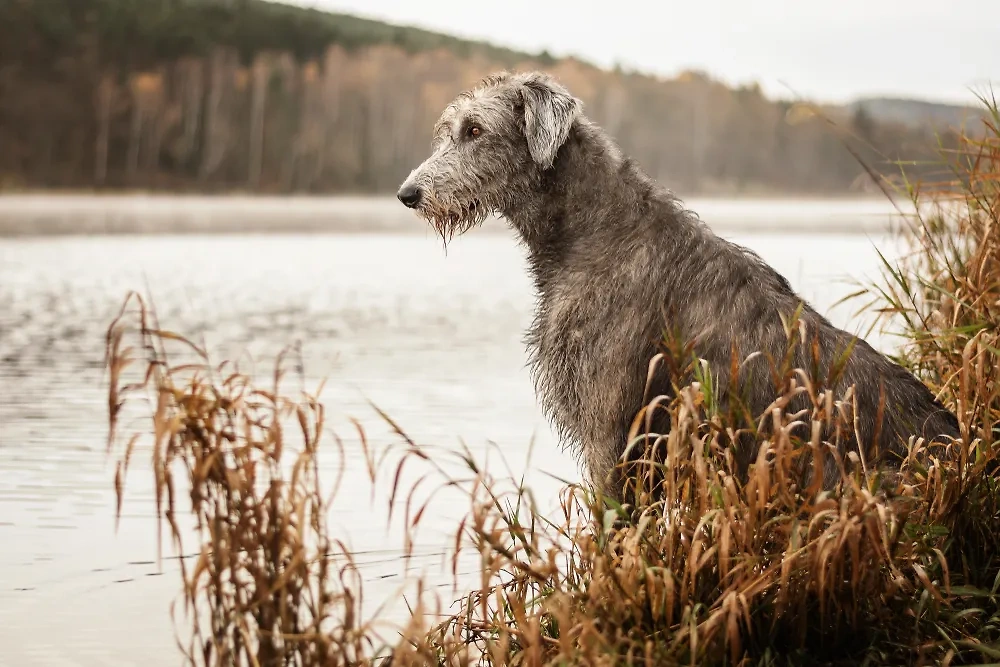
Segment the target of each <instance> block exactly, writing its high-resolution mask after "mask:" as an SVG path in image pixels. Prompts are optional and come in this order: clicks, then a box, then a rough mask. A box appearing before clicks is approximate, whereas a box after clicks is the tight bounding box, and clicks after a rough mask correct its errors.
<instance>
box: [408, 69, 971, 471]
mask: <svg viewBox="0 0 1000 667" xmlns="http://www.w3.org/2000/svg"><path fill="white" fill-rule="evenodd" d="M472 127H477V128H479V130H480V131H479V132H478V135H476V136H474V133H473V132H472V131H471V128H472ZM399 196H400V199H402V200H404V202H405V203H407V205H409V206H412V207H413V208H415V209H416V210H417V211H418V212H419V213H420V214H421V215H423V216H424V217H425V218H427V219H428V220H430V221H431V222H432V223H433V224H434V226H435V228H436V229H437V230H438V232H439V233H441V234H442V236H444V237H446V238H447V237H450V236H451V235H452V234H454V233H461V232H463V231H466V230H468V229H470V228H471V227H473V226H475V225H477V224H479V223H480V222H482V221H483V220H484V219H485V217H486V216H487V215H488V214H489V213H491V212H495V213H498V214H500V215H502V216H503V217H504V218H505V219H506V220H507V221H508V222H509V223H510V225H511V226H512V227H513V228H514V229H515V230H516V231H517V233H518V234H519V236H520V238H521V240H522V241H523V243H524V244H525V246H526V247H527V250H528V257H529V263H530V271H531V274H532V276H533V277H534V281H535V286H536V289H537V293H538V308H537V313H536V318H535V322H534V324H533V326H532V328H531V330H530V331H529V333H528V345H529V349H530V352H531V366H532V369H533V372H534V376H535V379H536V387H537V392H538V396H539V399H540V401H541V403H542V406H543V408H544V409H545V411H546V413H547V414H548V415H549V417H550V418H551V419H552V421H553V422H554V425H555V426H556V427H557V429H558V431H559V433H560V434H561V436H562V437H563V440H564V442H565V443H566V444H568V445H570V446H571V447H573V448H574V450H575V451H576V453H577V454H578V455H580V456H581V457H582V459H583V462H584V463H585V465H586V468H587V471H588V472H589V475H590V477H591V479H592V480H593V481H595V482H597V483H602V482H603V481H604V480H605V479H606V476H607V474H608V473H609V472H610V471H611V469H612V468H613V467H614V466H615V464H616V463H617V462H618V460H619V458H620V457H621V455H622V453H623V452H624V450H625V447H626V437H627V433H628V429H629V426H630V424H631V422H632V419H633V417H634V416H635V415H636V414H637V412H638V411H639V410H640V409H641V407H642V406H643V404H644V391H645V389H646V376H647V369H648V364H649V361H650V359H651V358H652V357H653V356H654V355H655V354H656V351H657V343H658V341H660V340H662V336H663V332H664V330H665V329H671V330H674V331H677V332H679V333H680V334H681V336H682V337H683V338H684V339H686V340H689V341H693V343H694V349H695V352H696V353H697V355H698V356H699V357H700V358H702V359H705V360H706V361H707V362H708V363H709V365H710V367H711V369H712V372H713V374H714V375H715V382H716V385H717V388H718V392H719V396H720V399H721V400H722V401H723V403H724V402H725V401H726V397H727V395H728V391H729V390H731V389H733V387H731V386H730V362H731V355H732V351H733V347H734V345H735V347H736V349H737V351H738V352H739V354H740V355H741V357H740V358H745V357H746V356H747V355H750V354H751V353H753V352H758V351H760V352H763V353H765V354H770V355H771V357H772V358H775V359H780V358H781V357H782V355H783V354H784V352H785V350H786V347H787V337H786V333H785V328H784V324H783V322H782V317H785V318H789V317H790V316H791V315H792V314H793V313H794V312H795V311H796V309H797V308H798V307H799V306H800V304H802V299H801V298H800V297H799V296H797V295H796V294H795V292H794V291H793V290H792V288H791V287H790V286H789V284H788V282H787V281H786V280H785V279H784V278H783V277H782V276H781V275H779V274H778V273H777V272H776V271H775V270H774V269H772V268H771V267H770V266H768V265H767V264H765V263H764V262H763V260H761V259H760V258H759V257H758V256H757V255H755V254H754V253H753V252H751V251H750V250H747V249H746V248H742V247H740V246H738V245H735V244H733V243H730V242H728V241H725V240H723V239H721V238H719V237H717V236H715V235H714V234H713V233H712V232H711V230H710V229H709V228H708V227H707V226H705V225H704V224H703V223H702V222H701V221H700V220H699V219H698V218H697V216H696V215H695V214H693V213H691V212H689V211H687V210H685V209H684V208H683V206H682V205H681V203H680V202H679V201H678V200H677V199H676V198H675V197H674V196H672V195H671V194H670V193H669V192H668V191H666V190H665V189H663V188H661V187H660V186H658V185H657V184H655V183H654V182H653V181H652V180H651V179H650V178H648V177H647V176H646V175H645V174H644V173H643V172H642V171H641V170H640V168H639V167H638V166H637V165H636V164H634V163H633V162H632V161H631V160H630V159H629V158H627V157H625V156H624V155H623V154H622V153H621V151H620V150H619V149H618V147H617V146H616V145H615V144H614V143H613V141H612V140H611V139H610V138H609V137H608V136H606V135H605V134H604V133H603V131H602V130H600V129H599V128H598V127H597V126H595V125H594V124H593V123H591V122H590V121H589V120H588V119H587V118H586V117H584V115H583V113H582V105H581V103H580V102H579V100H577V99H576V98H574V97H573V96H572V95H571V94H570V93H569V92H568V91H567V90H566V89H565V88H563V87H562V86H560V85H559V84H557V83H556V82H555V81H553V80H552V79H551V78H549V77H548V76H547V75H544V74H541V73H523V74H517V75H512V74H506V73H503V74H499V75H496V76H492V77H489V78H487V79H486V80H484V81H483V82H482V83H481V84H480V85H479V86H477V87H476V88H475V89H474V90H472V91H469V92H465V93H462V94H461V95H459V96H458V98H457V99H456V100H455V101H454V102H453V103H452V104H451V105H449V106H448V108H447V109H445V111H444V113H443V114H442V116H441V118H440V120H439V121H438V123H437V125H436V127H435V129H434V142H433V154H432V155H431V156H430V157H429V158H428V159H427V160H426V161H425V162H424V163H423V164H421V165H420V166H419V167H417V168H416V169H415V170H414V171H413V172H412V173H411V174H410V176H409V177H408V178H407V179H406V181H405V182H404V183H403V186H402V187H401V189H400V195H399ZM803 306H804V307H803V311H802V315H801V320H802V322H803V323H804V324H805V326H806V327H807V329H808V331H809V333H810V335H818V339H819V351H820V357H821V362H822V363H823V364H824V365H825V366H829V365H830V364H831V362H832V361H833V360H834V358H835V357H836V356H837V355H839V354H841V353H842V352H843V351H844V350H845V348H846V347H847V346H848V344H849V343H850V342H852V341H856V346H855V347H854V349H853V353H852V355H851V357H850V359H849V361H848V362H847V366H846V369H845V371H844V373H843V376H842V378H841V380H840V383H839V385H838V386H837V389H838V395H839V394H840V393H841V392H843V391H844V390H846V389H847V388H848V387H850V386H851V385H854V386H855V392H856V397H857V404H858V410H857V412H858V414H857V415H855V419H856V428H857V432H858V434H859V435H860V437H861V440H862V442H865V443H871V442H872V441H873V440H874V441H875V442H874V445H875V446H874V451H875V452H876V453H879V454H885V453H886V452H897V453H898V452H900V451H902V450H903V448H904V447H905V441H906V439H907V438H908V437H909V436H911V435H915V436H922V437H924V438H925V439H927V440H929V441H930V440H935V439H937V438H938V437H939V436H948V437H957V436H958V435H959V432H958V425H957V421H956V420H955V417H954V416H953V415H952V414H951V413H949V412H948V411H947V410H945V409H944V408H943V407H942V406H941V405H940V404H939V403H938V402H937V401H936V400H935V399H934V397H933V396H932V394H931V392H930V391H929V390H928V389H927V388H926V387H925V386H924V385H923V383H921V382H920V381H919V380H917V379H916V378H915V377H914V376H913V375H911V374H910V373H909V372H907V371H906V370H905V369H903V368H901V367H900V366H898V365H896V364H894V363H892V362H891V361H890V360H888V359H887V358H886V357H884V356H883V355H881V354H880V353H878V352H877V351H875V350H874V349H873V348H872V347H871V346H869V345H868V344H867V343H866V342H864V341H863V340H856V339H855V337H854V336H852V335H850V334H848V333H846V332H844V331H842V330H840V329H837V328H836V327H834V326H833V325H832V324H831V323H830V322H828V321H827V320H826V319H825V318H824V317H822V316H821V315H820V314H818V313H817V312H816V311H815V310H813V309H812V308H811V307H809V306H808V304H804V305H803ZM796 362H797V363H798V364H799V365H802V366H803V367H806V366H807V364H808V360H807V359H806V351H805V350H801V349H800V352H799V357H798V358H797V359H796ZM650 389H651V393H650V394H649V395H657V394H661V393H668V392H669V390H670V387H669V385H668V384H667V379H666V377H665V375H664V374H659V375H657V376H656V378H655V382H654V386H653V387H651V388H650ZM738 389H739V390H740V392H741V393H742V394H744V395H745V396H746V400H747V402H748V404H749V408H750V409H751V411H752V412H753V415H754V416H755V417H757V416H759V415H760V414H761V412H763V411H764V410H765V409H766V408H767V406H768V405H769V404H770V403H771V402H772V400H773V399H774V398H775V389H774V386H773V384H772V382H771V380H770V375H769V366H768V362H767V361H766V360H765V357H764V356H761V355H757V357H756V358H755V359H752V360H750V361H747V362H746V363H745V365H744V369H743V371H742V373H741V375H740V387H738ZM880 397H884V404H883V412H882V413H881V414H882V415H883V417H882V419H881V423H880V424H876V421H878V419H877V417H878V415H879V414H880V412H879V403H880ZM792 407H793V408H794V407H796V406H795V405H793V406H792ZM799 407H801V406H799ZM866 449H869V448H868V447H866ZM834 473H835V469H828V471H827V475H826V476H827V478H828V479H827V481H828V482H829V481H830V479H831V478H832V474H834Z"/></svg>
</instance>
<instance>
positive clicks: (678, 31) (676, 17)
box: [287, 0, 1000, 102]
mask: <svg viewBox="0 0 1000 667" xmlns="http://www.w3.org/2000/svg"><path fill="white" fill-rule="evenodd" d="M287 1H291V2H296V3H297V4H301V5H307V6H313V7H317V8H326V9H331V10H335V11H343V12H348V13H352V14H358V15H362V16H368V17H371V18H378V19H383V20H387V21H391V22H393V23H400V24H406V25H418V26H420V27H424V28H428V29H432V30H437V31H440V32H447V33H450V34H454V35H458V36H462V37H470V38H482V39H489V40H490V41H493V42H495V43H497V44H501V45H505V46H511V47H514V48H518V49H524V50H527V51H531V52H538V51H541V50H543V49H547V50H548V51H549V52H550V53H552V54H553V55H570V54H572V55H577V56H580V57H582V58H584V59H586V60H589V61H591V62H594V63H596V64H598V65H602V66H611V65H613V64H614V63H616V62H620V63H622V64H623V65H626V66H629V67H635V68H638V69H640V70H642V71H645V72H652V73H656V74H661V75H666V76H670V75H673V74H676V73H677V72H678V71H680V70H683V69H686V68H696V69H702V70H705V71H707V72H709V73H710V74H712V75H714V76H715V77H717V78H720V79H722V80H724V81H726V82H728V83H731V84H733V83H744V82H748V81H758V82H759V83H760V84H761V86H762V87H763V88H764V90H765V91H766V92H767V93H768V94H769V95H772V96H781V97H790V96H792V95H793V93H792V92H791V91H794V93H795V94H799V95H802V96H805V97H809V98H812V99H817V100H820V101H829V102H844V101H848V100H850V99H851V98H854V97H857V96H861V95H895V96H906V97H921V98H927V99H934V100H941V101H951V102H963V101H965V102H968V101H971V100H973V99H974V98H973V97H972V94H971V93H970V92H969V89H970V87H972V88H974V89H976V90H983V89H984V85H985V84H986V83H987V82H990V81H992V82H993V84H994V90H995V91H996V92H997V93H998V95H1000V85H998V84H1000V0H838V1H836V2H830V1H826V2H820V1H818V0H686V1H685V2H677V1H674V0H660V1H658V2H657V1H654V0H647V1H646V2H639V1H637V0H632V1H629V0H610V1H606V0H600V1H598V2H595V1H594V0H589V1H588V0H579V1H577V2H571V1H569V0H505V1H503V2H499V1H494V0H287Z"/></svg>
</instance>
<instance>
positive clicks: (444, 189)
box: [397, 72, 582, 240]
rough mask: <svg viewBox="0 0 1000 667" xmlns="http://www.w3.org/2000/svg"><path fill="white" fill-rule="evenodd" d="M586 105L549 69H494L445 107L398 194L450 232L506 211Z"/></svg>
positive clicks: (550, 160)
mask: <svg viewBox="0 0 1000 667" xmlns="http://www.w3.org/2000/svg"><path fill="white" fill-rule="evenodd" d="M581 109H582V105H581V103H580V101H579V100H578V99H576V98H575V97H573V96H572V95H570V93H569V91H567V90H566V89H565V88H563V87H562V86H561V85H559V84H558V83H556V82H555V81H554V80H553V79H552V78H551V77H549V76H548V75H545V74H542V73H539V72H529V73H523V74H507V73H502V74H497V75H494V76H490V77H488V78H487V79H485V80H483V81H482V82H481V83H480V84H479V85H478V86H476V87H475V88H473V89H472V90H469V91H466V92H463V93H462V94H460V95H459V96H458V97H457V98H455V100H454V101H453V102H452V103H451V104H449V105H448V107H447V108H446V109H445V110H444V113H442V114H441V118H440V119H439V120H438V122H437V124H436V125H435V126H434V138H433V144H432V148H433V151H432V153H431V156H430V157H429V158H427V159H426V160H425V161H424V162H423V163H422V164H421V165H420V166H418V167H417V168H416V169H414V170H413V171H412V172H411V173H410V175H409V176H408V177H407V178H406V180H405V181H404V182H403V184H402V186H401V187H400V188H399V192H398V193H397V197H398V198H399V200H400V201H401V202H403V203H404V204H405V205H406V206H408V207H410V208H412V209H414V210H416V211H417V212H418V213H419V214H420V215H421V216H422V217H424V218H426V219H427V220H428V221H429V222H430V223H431V224H432V225H433V226H434V228H435V230H436V231H437V232H438V233H439V234H440V235H441V236H442V237H443V238H445V239H446V240H447V239H448V238H451V237H452V236H453V235H455V234H461V233H463V232H465V231H467V230H469V229H471V228H472V227H475V226H477V225H478V224H480V223H482V221H483V220H484V219H485V218H486V216H487V215H489V214H491V213H498V214H503V213H504V212H506V211H508V210H510V208H511V207H512V206H516V204H517V202H518V201H519V200H520V199H523V197H524V195H525V193H526V190H527V189H528V188H529V187H530V186H531V184H532V183H533V182H537V180H538V178H537V177H538V175H539V174H540V173H542V172H544V171H545V170H547V169H550V168H551V167H552V166H553V163H554V162H555V160H556V156H557V154H558V152H559V148H560V147H561V146H562V145H563V144H564V143H565V142H566V138H567V137H568V136H569V133H570V130H571V128H572V127H573V123H574V122H575V121H576V119H577V118H578V116H579V115H580V113H581Z"/></svg>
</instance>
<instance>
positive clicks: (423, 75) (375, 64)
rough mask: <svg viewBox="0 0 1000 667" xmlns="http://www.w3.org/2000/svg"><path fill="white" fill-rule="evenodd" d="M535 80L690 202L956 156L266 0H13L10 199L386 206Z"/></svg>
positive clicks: (838, 123)
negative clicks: (468, 108)
mask: <svg viewBox="0 0 1000 667" xmlns="http://www.w3.org/2000/svg"><path fill="white" fill-rule="evenodd" d="M529 68H530V69H536V68H537V69H545V70H547V71H549V72H551V73H552V74H554V75H555V76H556V77H557V78H558V79H559V80H560V81H562V82H563V83H564V84H565V85H567V86H568V87H569V88H570V89H571V90H572V91H573V92H574V94H576V95H577V96H579V97H580V98H581V99H582V100H583V101H584V104H585V107H586V111H587V113H588V115H589V116H590V117H591V118H593V119H594V120H595V121H596V122H598V123H600V124H601V125H603V126H604V127H605V129H607V130H608V131H609V132H610V133H611V134H612V135H613V136H615V137H616V138H617V139H618V141H619V142H620V144H621V145H622V148H623V149H624V150H625V152H626V153H628V154H629V155H631V156H632V157H633V158H635V159H636V160H637V161H638V162H639V163H640V164H641V165H642V166H643V167H644V168H645V169H646V170H647V171H648V172H649V173H650V174H651V175H652V176H654V177H655V178H657V179H659V180H660V181H661V182H663V183H664V184H666V185H668V186H670V187H672V188H674V189H675V190H678V191H681V192H687V193H712V192H724V193H737V192H744V193H745V192H779V191H780V192H789V193H842V192H849V191H852V190H855V189H857V188H859V187H862V184H863V183H864V182H865V171H864V169H863V167H862V166H861V164H860V163H859V160H858V157H860V158H861V159H862V160H863V161H865V162H868V163H870V164H873V165H875V166H876V167H879V168H883V169H885V168H888V171H892V170H893V167H891V166H890V165H889V164H888V163H887V161H891V160H905V161H908V162H910V163H911V165H912V166H911V168H910V169H911V172H916V176H920V175H921V173H922V171H923V172H926V170H927V169H928V168H927V167H923V166H922V165H921V164H920V163H921V161H922V160H923V159H924V158H925V157H926V156H927V155H929V154H930V151H931V150H932V149H933V148H935V147H936V146H937V145H938V141H943V142H944V143H946V144H947V143H948V142H952V141H954V136H953V135H952V134H950V133H947V132H946V133H944V134H943V135H942V136H937V137H936V136H935V135H934V133H933V131H932V129H931V128H926V127H915V126H910V125H903V124H895V123H888V122H877V121H876V120H874V119H873V118H871V117H869V116H867V115H866V114H865V113H864V112H863V111H860V110H859V111H856V112H854V113H846V112H842V111H840V110H836V109H832V110H828V115H823V114H815V113H810V112H809V109H810V107H808V105H800V104H793V103H791V102H787V101H774V100H769V99H767V98H766V97H765V96H764V95H763V94H762V93H761V91H760V89H759V88H758V87H757V86H745V87H741V88H736V89H733V88H730V87H727V86H725V85H723V84H722V83H720V82H718V81H715V80H713V79H712V78H711V77H710V76H707V75H705V74H701V73H697V72H688V73H685V74H683V75H681V76H678V77H676V78H673V79H663V78H657V77H652V76H647V75H644V74H641V73H637V72H627V71H623V70H620V69H616V70H613V71H609V70H603V69H600V68H597V67H594V66H592V65H590V64H587V63H584V62H581V61H579V60H576V59H572V58H566V59H559V60H556V59H553V58H551V57H549V56H548V55H546V54H541V55H531V54H526V53H520V52H517V51H513V50H510V49H504V48H500V47H496V46H493V45H490V44H485V43H481V42H472V41H467V40H461V39H457V38H452V37H448V36H446V35H439V34H436V33H432V32H428V31H423V30H417V29H412V28H401V27H397V26H392V25H388V24H385V23H380V22H377V21H369V20H364V19H360V18H356V17H351V16H346V15H341V14H330V13H324V12H320V11H317V10H310V9H302V8H298V7H292V6H288V5H282V4H275V3H270V2H265V1H263V0H4V2H2V3H0V189H4V188H8V189H9V188H20V187H28V188H35V187H38V188H45V187H58V188H98V189H100V188H111V189H121V188H141V189H156V190H170V191H185V190H197V191H227V190H244V191H259V192H387V191H392V190H394V189H395V187H396V186H397V185H398V183H399V182H400V181H401V180H402V179H403V178H404V177H405V176H406V174H407V173H408V172H409V170H410V169H411V168H412V167H413V166H414V165H415V164H417V163H418V162H419V161H420V160H422V159H423V158H424V157H425V156H426V153H427V150H428V148H429V142H430V130H431V127H432V125H433V123H434V121H435V120H436V118H437V117H438V115H439V114H440V113H441V111H442V110H443V108H444V106H445V105H446V104H447V103H448V102H449V101H451V99H452V98H453V97H454V96H455V94H456V93H458V92H459V91H461V90H463V89H465V88H467V87H469V86H471V85H473V84H475V83H476V81H478V80H479V79H480V78H482V77H483V76H485V75H487V74H489V73H491V72H493V71H495V70H498V69H529ZM831 120H832V121H834V122H833V123H831V122H830V121H831ZM848 146H850V147H851V150H848Z"/></svg>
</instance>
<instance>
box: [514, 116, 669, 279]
mask: <svg viewBox="0 0 1000 667" xmlns="http://www.w3.org/2000/svg"><path fill="white" fill-rule="evenodd" d="M526 178H527V179H529V180H530V181H531V184H530V185H529V186H528V187H527V196H526V197H523V198H519V201H518V205H517V207H516V210H509V211H502V214H503V216H504V218H506V219H507V221H508V222H509V223H510V225H511V227H513V229H514V230H515V231H516V232H517V233H518V235H519V236H520V238H521V241H522V242H523V243H524V245H525V246H526V248H527V250H528V260H529V266H530V269H531V271H532V273H533V274H534V277H535V281H536V284H537V285H538V287H539V288H540V289H544V286H545V284H546V283H547V282H548V281H549V278H550V277H551V275H552V274H553V273H554V272H556V271H558V270H559V269H560V268H562V267H564V266H566V264H567V260H568V259H569V256H570V255H571V254H572V255H574V257H575V261H574V264H575V265H576V264H579V261H577V260H583V259H584V258H583V257H581V255H587V254H588V253H600V254H604V255H605V256H606V255H607V254H615V253H619V252H621V253H628V252H630V250H631V249H633V248H634V247H635V244H636V243H641V242H642V239H643V238H648V235H647V234H646V231H647V230H646V229H645V225H647V224H649V222H648V221H649V220H650V217H649V216H641V215H640V216H637V215H634V214H630V213H632V212H634V211H636V210H637V209H642V208H645V207H649V206H650V205H651V204H652V203H653V200H662V199H663V198H665V197H666V198H671V196H670V195H669V193H667V192H666V191H665V190H662V189H661V188H659V187H658V186H657V185H656V183H654V182H653V181H652V179H650V178H649V177H648V176H646V174H645V173H643V171H642V170H641V169H640V168H639V167H638V166H637V165H636V164H635V163H634V162H632V161H631V160H630V159H628V158H626V157H625V156H624V155H623V154H622V152H621V150H620V149H619V148H618V146H617V145H615V144H614V143H613V142H612V141H611V140H610V139H608V138H607V137H606V136H605V135H604V134H603V133H602V132H601V131H600V130H599V129H598V128H597V127H596V126H594V125H592V124H591V123H590V122H589V121H587V120H586V119H580V120H578V121H577V122H576V124H575V125H574V127H573V130H572V131H571V132H570V135H569V138H568V139H567V141H566V143H565V144H564V145H563V146H562V148H560V150H559V155H558V157H557V158H556V161H555V164H554V165H553V167H552V168H551V169H548V170H546V171H544V172H542V171H538V172H536V173H534V174H530V175H527V176H526ZM629 220H631V221H633V222H631V223H627V222H625V221H629Z"/></svg>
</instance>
